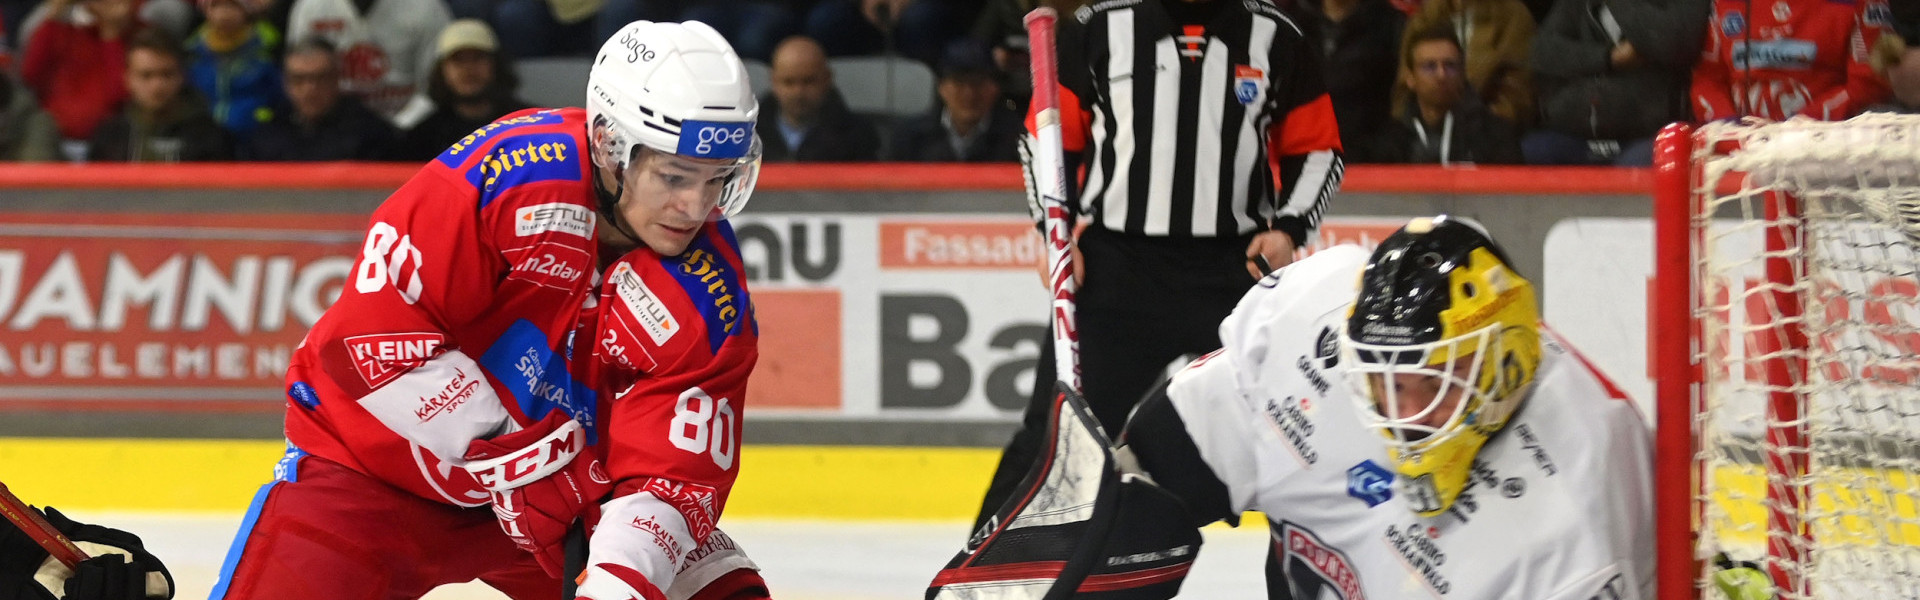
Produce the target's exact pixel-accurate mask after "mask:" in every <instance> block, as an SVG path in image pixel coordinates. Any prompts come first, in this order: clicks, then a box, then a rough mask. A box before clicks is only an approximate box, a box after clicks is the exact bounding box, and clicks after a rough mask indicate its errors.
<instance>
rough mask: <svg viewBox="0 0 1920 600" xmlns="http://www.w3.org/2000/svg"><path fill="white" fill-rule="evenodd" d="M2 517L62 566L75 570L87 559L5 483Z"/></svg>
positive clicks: (0, 491)
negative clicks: (24, 533) (76, 566)
mask: <svg viewBox="0 0 1920 600" xmlns="http://www.w3.org/2000/svg"><path fill="white" fill-rule="evenodd" d="M0 515H4V516H5V517H6V518H7V521H8V522H11V523H13V526H14V527H18V528H20V531H24V532H26V534H27V537H28V538H29V539H32V540H33V543H35V544H39V545H40V547H41V548H44V549H46V551H47V554H48V555H51V556H52V557H53V558H54V560H58V561H60V564H64V565H66V566H67V568H68V569H72V568H74V566H75V565H79V564H80V562H81V561H84V560H86V559H87V553H86V552H84V551H81V550H80V547H79V546H75V545H73V540H69V539H67V536H66V535H64V534H61V533H60V530H58V529H54V527H53V524H52V523H48V522H47V519H46V517H42V516H40V513H39V512H37V511H35V510H33V508H32V507H29V506H27V503H25V502H21V501H20V498H19V497H18V496H14V495H13V492H12V491H11V490H8V489H7V484H5V483H0Z"/></svg>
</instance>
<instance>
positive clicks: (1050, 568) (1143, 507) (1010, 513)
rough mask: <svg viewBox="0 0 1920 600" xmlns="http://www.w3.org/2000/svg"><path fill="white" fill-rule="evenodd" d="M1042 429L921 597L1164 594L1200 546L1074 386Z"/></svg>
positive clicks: (1121, 598) (1131, 598) (1175, 503)
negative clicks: (1012, 489)
mask: <svg viewBox="0 0 1920 600" xmlns="http://www.w3.org/2000/svg"><path fill="white" fill-rule="evenodd" d="M1047 432H1048V434H1049V436H1048V438H1049V440H1050V441H1051V443H1050V444H1049V445H1048V446H1047V448H1046V450H1047V451H1046V452H1044V453H1043V454H1042V455H1041V456H1040V457H1039V458H1038V460H1036V461H1035V464H1034V465H1033V467H1032V468H1031V469H1030V470H1029V471H1028V473H1027V476H1026V478H1025V479H1024V480H1023V481H1022V483H1021V486H1020V487H1019V488H1018V489H1019V492H1018V493H1016V494H1014V496H1013V498H1012V499H1011V500H1009V501H1008V502H1007V504H1006V505H1005V506H1002V507H1001V509H1000V510H999V511H998V512H996V513H995V514H994V516H993V517H992V518H990V519H988V520H987V522H986V524H985V525H983V526H982V527H981V528H980V529H979V530H978V531H976V532H975V534H974V535H973V537H972V538H970V539H969V540H968V542H967V547H966V548H965V549H964V550H962V551H961V552H960V553H959V554H958V555H956V556H955V557H954V558H953V560H952V561H951V562H949V563H948V565H947V568H945V569H943V570H941V571H940V573H939V574H938V575H937V576H936V577H935V578H934V581H933V584H932V585H931V586H929V588H928V590H927V598H928V599H929V600H933V599H961V598H965V599H972V600H991V599H1002V598H1004V599H1013V598H1022V599H1031V598H1043V599H1045V600H1060V599H1065V598H1099V599H1102V600H1151V599H1161V598H1171V597H1173V594H1174V592H1176V591H1178V589H1179V585H1180V582H1181V581H1182V580H1183V579H1184V578H1185V576H1186V573H1187V571H1188V569H1189V568H1190V567H1191V566H1192V562H1193V559H1194V557H1195V556H1197V555H1198V553H1199V549H1200V534H1199V531H1198V530H1197V529H1194V528H1193V527H1192V526H1191V525H1190V524H1189V523H1188V521H1189V519H1188V518H1187V517H1186V516H1185V509H1184V508H1183V507H1182V505H1181V504H1180V502H1179V500H1178V499H1176V498H1174V497H1173V496H1172V495H1171V494H1168V493H1166V492H1165V491H1164V490H1160V489H1159V488H1158V486H1155V485H1154V484H1153V483H1152V482H1151V481H1150V480H1148V479H1146V478H1144V477H1141V476H1139V474H1137V473H1135V474H1123V473H1122V472H1121V471H1120V470H1119V461H1118V460H1117V459H1116V457H1115V455H1114V453H1113V451H1112V445H1111V444H1110V443H1109V442H1108V438H1107V436H1106V433H1105V432H1104V431H1102V430H1101V428H1100V425H1099V423H1098V421H1096V420H1095V419H1094V417H1093V413H1092V411H1091V410H1089V409H1088V408H1087V406H1086V403H1085V401H1084V400H1082V399H1080V398H1079V396H1078V395H1077V394H1074V393H1073V392H1071V391H1068V390H1065V389H1062V390H1060V392H1059V393H1058V394H1057V395H1056V400H1055V406H1054V410H1053V414H1052V417H1051V418H1050V419H1049V422H1048V428H1047Z"/></svg>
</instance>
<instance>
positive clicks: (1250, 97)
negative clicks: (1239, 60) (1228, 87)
mask: <svg viewBox="0 0 1920 600" xmlns="http://www.w3.org/2000/svg"><path fill="white" fill-rule="evenodd" d="M1266 80H1267V74H1266V72H1265V71H1261V70H1260V69H1256V68H1253V67H1250V66H1247V65H1234V66H1233V97H1234V98H1235V99H1237V100H1239V101H1240V103H1241V104H1253V103H1254V101H1256V100H1259V99H1260V84H1261V83H1264V82H1265V81H1266Z"/></svg>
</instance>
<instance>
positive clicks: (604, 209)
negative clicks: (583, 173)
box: [593, 173, 644, 247]
mask: <svg viewBox="0 0 1920 600" xmlns="http://www.w3.org/2000/svg"><path fill="white" fill-rule="evenodd" d="M614 182H615V183H614V186H615V187H614V189H613V190H611V191H609V190H608V189H607V186H606V184H604V183H601V181H600V176H599V174H598V173H595V174H594V178H593V193H594V196H595V197H597V198H598V199H599V202H598V205H599V207H598V209H597V212H599V213H600V222H602V223H611V224H612V225H613V230H614V231H616V232H619V233H620V235H622V236H625V237H626V238H627V240H628V241H630V242H633V244H632V245H633V246H635V247H638V246H640V245H642V244H644V242H641V241H640V234H637V233H634V232H633V229H631V228H629V227H627V221H626V219H623V218H621V217H620V213H619V211H617V210H615V209H616V208H618V207H619V206H620V197H621V196H624V195H626V191H627V181H626V178H624V177H618V176H615V177H614Z"/></svg>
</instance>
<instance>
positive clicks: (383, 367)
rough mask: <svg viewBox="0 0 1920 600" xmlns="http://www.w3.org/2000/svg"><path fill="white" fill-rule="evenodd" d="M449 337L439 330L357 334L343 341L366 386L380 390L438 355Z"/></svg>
mask: <svg viewBox="0 0 1920 600" xmlns="http://www.w3.org/2000/svg"><path fill="white" fill-rule="evenodd" d="M446 341H447V338H446V336H444V335H441V334H438V333H431V332H414V333H381V334H374V335H356V336H353V337H350V338H347V339H345V340H342V341H341V343H344V344H346V346H347V356H348V357H349V358H351V359H353V367H354V369H355V370H358V371H359V372H360V379H361V380H362V381H365V382H367V389H374V390H377V389H380V386H383V385H386V384H387V382H389V381H393V379H394V378H395V377H399V376H400V375H402V374H404V373H406V372H407V371H408V370H409V369H412V368H414V367H418V366H420V365H423V364H426V363H427V361H428V360H429V359H432V358H433V357H434V356H437V355H439V354H440V347H441V346H442V345H444V344H446Z"/></svg>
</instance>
